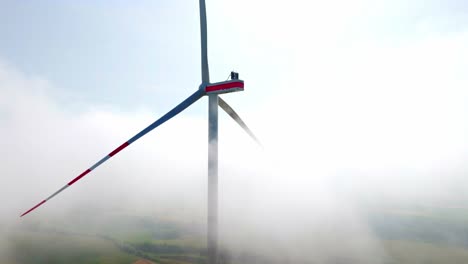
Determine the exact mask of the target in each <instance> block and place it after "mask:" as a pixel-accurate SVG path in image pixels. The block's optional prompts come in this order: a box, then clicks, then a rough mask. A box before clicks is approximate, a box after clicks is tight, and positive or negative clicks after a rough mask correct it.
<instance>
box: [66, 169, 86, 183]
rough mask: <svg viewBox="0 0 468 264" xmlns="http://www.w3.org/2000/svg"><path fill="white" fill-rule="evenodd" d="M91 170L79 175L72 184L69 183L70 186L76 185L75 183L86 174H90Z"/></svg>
mask: <svg viewBox="0 0 468 264" xmlns="http://www.w3.org/2000/svg"><path fill="white" fill-rule="evenodd" d="M90 172H91V170H90V169H87V170H85V171H84V172H83V173H81V174H80V175H78V176H77V177H76V178H75V179H73V180H72V181H71V182H69V183H68V186H70V185H72V184H74V183H75V182H77V181H78V180H79V179H81V178H83V177H84V176H85V175H86V174H88V173H90Z"/></svg>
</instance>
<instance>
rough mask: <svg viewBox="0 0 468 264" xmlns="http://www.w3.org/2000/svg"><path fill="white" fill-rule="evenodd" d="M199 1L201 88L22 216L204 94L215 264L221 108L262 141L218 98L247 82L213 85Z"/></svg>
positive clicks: (233, 76) (210, 230) (210, 233)
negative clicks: (219, 119) (205, 98)
mask: <svg viewBox="0 0 468 264" xmlns="http://www.w3.org/2000/svg"><path fill="white" fill-rule="evenodd" d="M199 1H200V32H201V75H202V83H201V84H200V86H199V87H198V89H197V90H196V91H195V92H194V93H193V94H192V95H191V96H189V97H188V98H187V99H185V100H184V101H182V102H181V103H180V104H179V105H177V106H176V107H174V108H173V109H172V110H170V111H169V112H167V113H166V114H165V115H163V116H162V117H161V118H159V119H158V120H156V121H155V122H153V123H152V124H150V125H149V126H148V127H146V128H144V129H143V130H141V131H140V132H139V133H137V134H136V135H134V136H133V137H132V138H130V139H129V140H127V141H126V142H124V143H123V144H121V145H120V146H118V147H117V148H116V149H114V150H113V151H111V152H110V153H109V154H108V155H106V156H104V157H103V158H102V159H101V160H99V161H98V162H96V163H95V164H94V165H92V166H91V167H89V168H88V169H86V170H85V171H83V172H82V173H81V174H79V175H78V176H76V177H75V178H73V179H72V180H71V181H70V182H68V183H67V184H66V185H65V186H63V187H62V188H60V189H59V190H58V191H56V192H54V193H53V194H52V195H50V196H49V197H47V198H46V199H44V200H42V201H41V202H40V203H38V204H37V205H35V206H34V207H32V208H31V209H29V210H27V211H26V212H24V213H23V214H21V217H22V216H25V215H26V214H28V213H30V212H31V211H33V210H34V209H36V208H38V207H39V206H41V205H42V204H44V203H45V202H47V201H49V200H50V199H52V198H53V197H54V196H56V195H57V194H59V193H60V192H62V191H63V190H65V189H66V188H68V187H70V186H71V185H73V184H74V183H75V182H77V181H79V180H80V179H81V178H83V177H84V176H86V175H87V174H88V173H90V172H91V171H93V170H94V169H96V168H97V167H99V166H100V165H101V164H103V163H104V162H106V161H107V160H108V159H110V158H111V157H113V156H115V155H116V154H117V153H119V152H120V151H122V150H123V149H124V148H126V147H127V146H129V145H130V144H132V143H134V142H135V141H137V140H138V139H140V138H141V137H143V136H144V135H146V134H147V133H148V132H150V131H152V130H153V129H155V128H156V127H158V126H160V125H162V124H163V123H164V122H166V121H168V120H169V119H171V118H172V117H174V116H176V115H177V114H179V113H180V112H182V111H183V110H185V109H186V108H187V107H189V106H190V105H192V104H193V103H195V102H196V101H198V100H199V99H200V98H201V97H203V96H204V95H207V96H208V98H209V99H208V101H209V102H208V235H207V245H208V263H209V264H216V263H217V256H218V105H219V106H220V107H221V108H222V109H223V110H224V111H226V113H228V114H229V115H230V116H231V117H232V118H233V119H234V120H235V121H236V122H237V123H238V124H239V125H240V126H241V127H242V128H243V129H244V130H245V131H246V132H247V133H248V134H249V135H250V136H251V137H252V138H253V139H254V140H255V141H256V142H257V143H259V141H258V140H257V138H256V137H255V136H254V134H253V133H252V132H251V130H250V129H249V128H248V127H247V126H246V125H245V123H244V122H243V121H242V119H241V118H240V117H239V115H238V114H237V113H236V112H235V111H234V110H233V109H232V108H231V107H230V106H229V105H228V104H227V103H226V102H225V101H224V100H222V99H221V98H220V97H219V96H218V95H219V94H222V93H229V92H235V91H243V90H244V81H242V80H239V79H238V74H237V73H235V72H232V73H231V80H228V81H224V82H217V83H210V77H209V69H208V56H207V53H208V52H207V26H206V7H205V0H199Z"/></svg>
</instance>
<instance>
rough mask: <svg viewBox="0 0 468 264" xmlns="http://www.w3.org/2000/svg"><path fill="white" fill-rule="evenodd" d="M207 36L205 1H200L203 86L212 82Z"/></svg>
mask: <svg viewBox="0 0 468 264" xmlns="http://www.w3.org/2000/svg"><path fill="white" fill-rule="evenodd" d="M207 34H208V33H207V28H206V6H205V0H200V39H201V70H202V83H203V84H208V83H209V82H210V71H209V69H208V47H207V38H208V37H207Z"/></svg>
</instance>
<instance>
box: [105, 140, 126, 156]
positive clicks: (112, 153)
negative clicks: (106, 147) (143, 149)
mask: <svg viewBox="0 0 468 264" xmlns="http://www.w3.org/2000/svg"><path fill="white" fill-rule="evenodd" d="M128 145H130V144H128V142H125V143H123V144H122V145H120V146H119V147H118V148H116V149H114V151H112V152H111V153H109V156H110V157H112V156H114V155H115V154H117V153H119V152H120V151H121V150H122V149H124V148H126V147H127V146H128Z"/></svg>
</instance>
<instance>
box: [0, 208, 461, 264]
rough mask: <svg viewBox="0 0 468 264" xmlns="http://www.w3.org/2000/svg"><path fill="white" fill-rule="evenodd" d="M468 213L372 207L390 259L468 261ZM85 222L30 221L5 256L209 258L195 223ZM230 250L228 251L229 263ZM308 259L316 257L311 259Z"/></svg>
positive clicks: (17, 261) (181, 263)
mask: <svg viewBox="0 0 468 264" xmlns="http://www.w3.org/2000/svg"><path fill="white" fill-rule="evenodd" d="M467 213H468V210H467V209H464V208H443V207H440V208H435V207H421V206H420V207H411V208H404V209H403V208H385V209H376V210H371V211H370V213H369V216H368V221H369V226H370V228H371V229H372V231H373V233H374V234H375V236H376V237H377V238H378V241H379V243H380V244H381V247H382V248H383V250H384V252H385V259H384V263H386V264H397V263H402V264H411V263H467V262H468V217H467ZM82 223H83V224H82V225H80V224H77V223H70V222H68V223H66V224H65V222H61V223H53V222H52V223H45V222H31V223H28V224H24V225H22V226H21V228H19V229H17V230H13V231H11V232H10V233H9V235H8V236H7V241H8V244H9V245H10V246H9V248H8V250H7V252H6V253H2V255H3V256H2V258H3V259H0V260H2V263H10V264H21V263H52V264H54V263H57V264H59V263H95V264H98V263H102V264H105V263H118V264H119V263H122V264H127V263H133V262H135V261H137V260H138V259H147V260H151V261H153V262H155V263H166V264H187V263H206V249H205V244H204V241H205V240H204V234H203V232H201V231H200V229H199V228H197V225H195V224H190V223H186V222H180V221H176V220H162V219H154V218H150V217H138V216H132V215H113V216H110V217H109V218H101V219H99V221H84V222H82ZM104 223H107V224H104ZM228 255H229V254H227V253H226V252H224V251H223V261H225V262H226V263H229V262H230V261H228V260H229V258H228V257H227V256H228ZM273 258H275V257H274V256H273ZM278 259H279V258H278ZM253 261H255V262H256V263H267V260H266V259H264V258H262V257H261V256H255V254H254V253H253V254H252V255H250V256H249V255H247V256H244V257H243V259H242V263H244V262H253ZM234 263H239V260H237V261H236V262H234ZM304 263H315V262H314V261H313V260H311V259H307V260H304Z"/></svg>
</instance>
